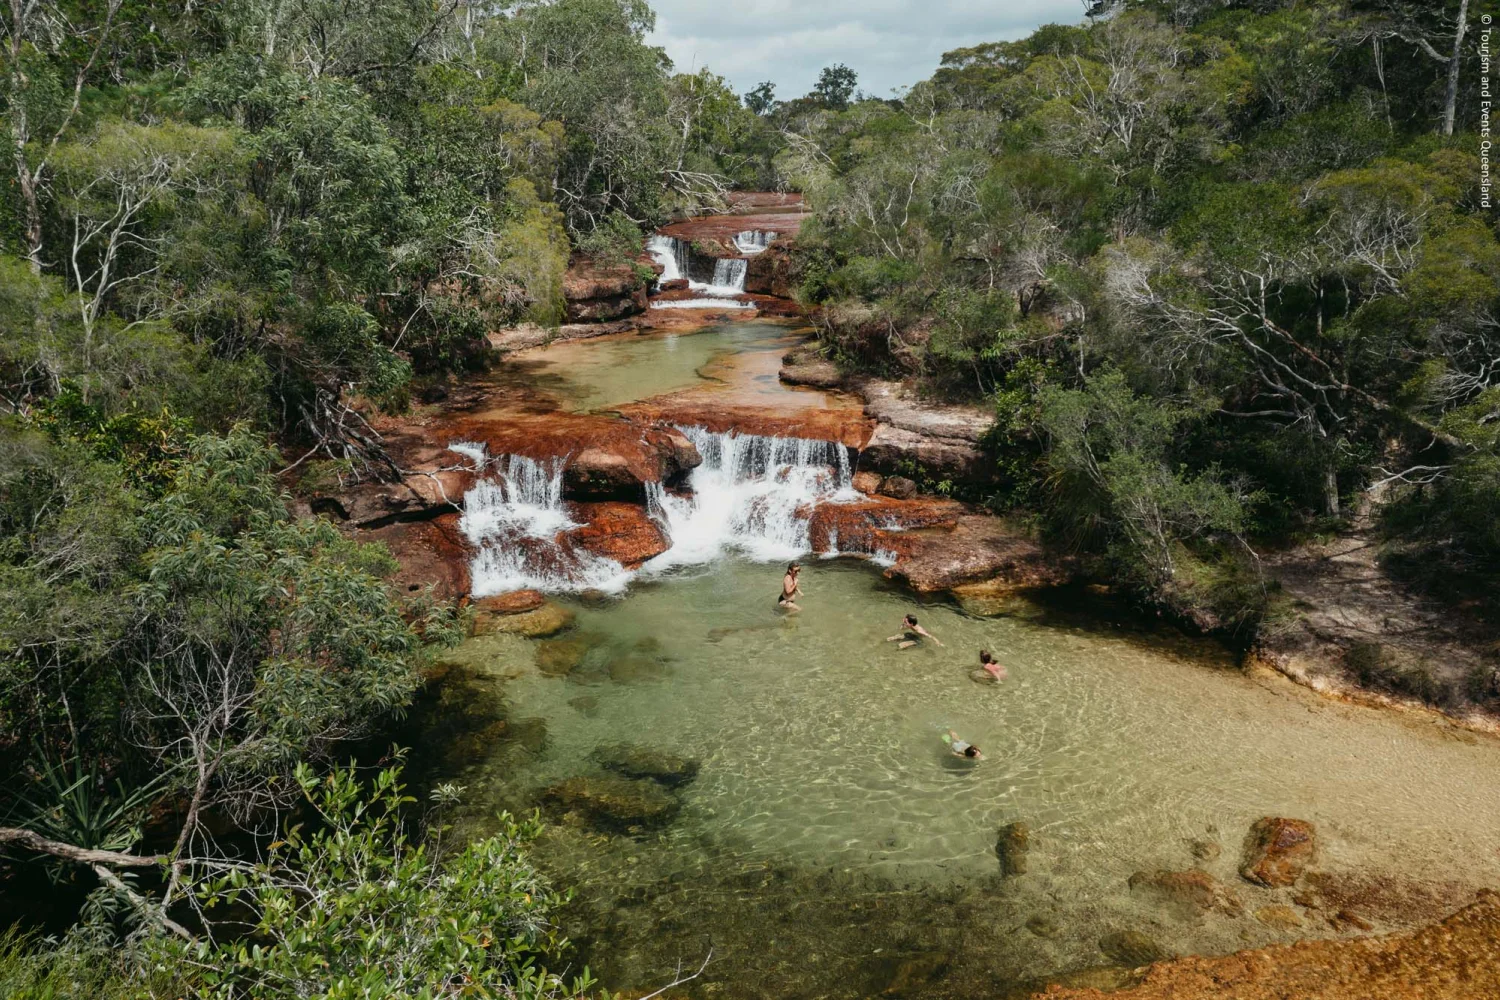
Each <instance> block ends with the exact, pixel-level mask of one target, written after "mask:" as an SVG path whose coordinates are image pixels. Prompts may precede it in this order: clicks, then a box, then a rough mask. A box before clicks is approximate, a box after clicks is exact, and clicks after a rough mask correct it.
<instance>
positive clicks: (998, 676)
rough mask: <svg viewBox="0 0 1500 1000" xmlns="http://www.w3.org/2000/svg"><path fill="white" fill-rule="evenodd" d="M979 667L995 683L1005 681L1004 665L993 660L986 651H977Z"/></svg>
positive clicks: (990, 654)
mask: <svg viewBox="0 0 1500 1000" xmlns="http://www.w3.org/2000/svg"><path fill="white" fill-rule="evenodd" d="M979 666H980V667H981V668H982V669H983V670H984V672H985V673H987V674H989V675H990V676H991V677H993V678H994V679H995V680H996V681H997V682H999V681H1003V680H1005V676H1006V675H1005V665H1004V664H1002V663H1001V662H1000V661H999V660H997V659H995V657H994V654H992V653H991V652H990V651H989V650H988V649H981V650H980V651H979Z"/></svg>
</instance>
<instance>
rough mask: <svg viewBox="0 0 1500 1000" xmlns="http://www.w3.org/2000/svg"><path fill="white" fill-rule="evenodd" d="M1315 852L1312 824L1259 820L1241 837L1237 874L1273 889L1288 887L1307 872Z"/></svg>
mask: <svg viewBox="0 0 1500 1000" xmlns="http://www.w3.org/2000/svg"><path fill="white" fill-rule="evenodd" d="M1316 849H1317V840H1316V837H1315V834H1314V832H1313V825H1312V824H1311V823H1309V822H1307V821H1306V820H1301V819H1285V818H1283V817H1280V816H1265V817H1262V818H1261V819H1258V820H1256V821H1255V824H1254V825H1253V826H1251V827H1250V833H1249V834H1248V835H1247V836H1246V837H1245V853H1244V858H1243V861H1242V862H1241V864H1240V875H1241V876H1242V877H1243V878H1244V879H1245V880H1246V881H1248V882H1254V883H1255V884H1256V885H1263V886H1267V887H1268V888H1273V889H1274V888H1279V887H1282V886H1288V885H1291V884H1293V883H1294V882H1296V881H1297V879H1299V878H1301V877H1302V873H1303V872H1304V871H1306V870H1307V866H1308V864H1309V863H1310V862H1311V861H1312V859H1313V855H1314V853H1315V852H1316Z"/></svg>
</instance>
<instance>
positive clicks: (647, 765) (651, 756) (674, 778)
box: [593, 743, 698, 788]
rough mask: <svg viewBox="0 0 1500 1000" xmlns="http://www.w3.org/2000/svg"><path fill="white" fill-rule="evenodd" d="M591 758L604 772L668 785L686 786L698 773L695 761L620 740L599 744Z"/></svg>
mask: <svg viewBox="0 0 1500 1000" xmlns="http://www.w3.org/2000/svg"><path fill="white" fill-rule="evenodd" d="M593 758H594V760H595V761H597V762H598V763H599V765H600V766H601V767H603V768H604V769H605V770H607V771H614V772H616V773H617V774H623V775H624V776H625V777H627V778H646V779H649V780H651V781H655V782H657V783H658V784H661V785H666V786H667V787H668V788H677V787H679V786H681V785H686V784H687V783H688V782H690V781H692V780H693V779H694V778H696V777H697V776H698V762H697V761H696V760H690V759H689V758H687V757H683V756H681V755H680V754H675V753H673V752H671V751H670V750H659V749H656V748H655V747H643V746H637V745H635V744H629V743H620V744H616V745H614V746H607V747H600V748H599V749H597V750H595V751H594V753H593Z"/></svg>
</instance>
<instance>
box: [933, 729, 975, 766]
mask: <svg viewBox="0 0 1500 1000" xmlns="http://www.w3.org/2000/svg"><path fill="white" fill-rule="evenodd" d="M942 740H943V742H944V743H946V744H948V749H949V751H950V752H952V754H953V756H955V757H967V758H969V759H970V760H984V754H982V753H980V752H979V748H978V747H976V746H975V745H974V744H972V743H968V742H966V741H964V740H961V739H959V738H958V733H956V732H954V731H953V730H951V729H950V730H948V734H947V735H946V736H944V737H942Z"/></svg>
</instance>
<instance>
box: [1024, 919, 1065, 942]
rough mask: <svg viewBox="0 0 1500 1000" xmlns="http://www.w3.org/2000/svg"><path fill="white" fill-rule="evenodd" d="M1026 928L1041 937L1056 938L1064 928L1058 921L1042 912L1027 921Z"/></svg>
mask: <svg viewBox="0 0 1500 1000" xmlns="http://www.w3.org/2000/svg"><path fill="white" fill-rule="evenodd" d="M1026 929H1027V930H1028V931H1030V932H1031V933H1033V934H1035V935H1036V936H1037V937H1039V938H1055V937H1057V935H1059V934H1061V933H1062V928H1061V927H1059V926H1057V921H1055V920H1053V919H1052V918H1051V917H1044V916H1042V915H1040V914H1038V915H1037V916H1034V917H1031V918H1030V919H1028V920H1027V921H1026Z"/></svg>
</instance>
